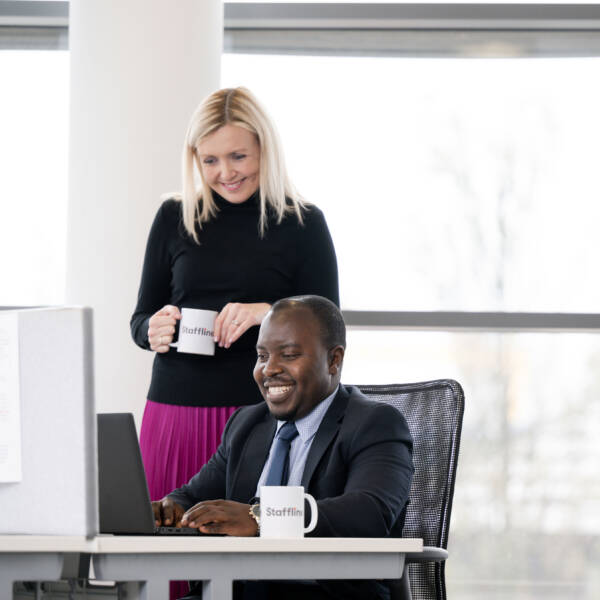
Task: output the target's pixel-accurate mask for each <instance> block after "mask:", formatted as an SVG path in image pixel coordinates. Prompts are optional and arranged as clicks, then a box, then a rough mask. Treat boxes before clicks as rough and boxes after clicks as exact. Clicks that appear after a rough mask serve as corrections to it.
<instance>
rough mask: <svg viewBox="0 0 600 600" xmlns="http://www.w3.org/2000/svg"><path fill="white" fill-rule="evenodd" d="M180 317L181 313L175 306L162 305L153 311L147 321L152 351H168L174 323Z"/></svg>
mask: <svg viewBox="0 0 600 600" xmlns="http://www.w3.org/2000/svg"><path fill="white" fill-rule="evenodd" d="M179 319H181V313H180V312H179V309H178V308H177V307H176V306H171V305H170V304H167V306H163V307H162V308H161V309H160V310H159V311H158V312H155V313H154V314H153V315H152V316H151V317H150V321H149V322H148V341H149V342H150V349H151V350H154V352H160V353H164V352H168V351H169V344H170V343H171V342H172V341H173V335H174V334H175V323H176V322H177V321H178V320H179Z"/></svg>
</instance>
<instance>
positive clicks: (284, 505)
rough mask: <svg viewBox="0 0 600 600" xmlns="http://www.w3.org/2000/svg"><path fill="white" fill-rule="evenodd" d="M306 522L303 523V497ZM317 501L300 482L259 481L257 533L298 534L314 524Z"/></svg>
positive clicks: (270, 536) (301, 534) (287, 536)
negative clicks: (271, 483)
mask: <svg viewBox="0 0 600 600" xmlns="http://www.w3.org/2000/svg"><path fill="white" fill-rule="evenodd" d="M305 498H306V500H308V504H309V505H310V523H309V524H308V526H307V527H304V499H305ZM317 518H318V513H317V503H316V502H315V499H314V498H313V497H312V496H311V495H310V494H306V493H305V492H304V488H303V487H302V486H301V485H282V486H278V485H263V486H261V488H260V537H263V538H278V539H281V538H302V537H304V534H305V533H309V532H310V531H312V530H313V529H314V528H315V527H316V526H317Z"/></svg>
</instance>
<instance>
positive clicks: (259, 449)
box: [231, 412, 275, 502]
mask: <svg viewBox="0 0 600 600" xmlns="http://www.w3.org/2000/svg"><path fill="white" fill-rule="evenodd" d="M274 435H275V419H273V418H272V417H271V416H270V415H269V413H268V412H267V414H266V415H265V418H264V419H263V420H262V421H260V422H259V423H257V424H256V426H255V427H253V428H252V431H251V432H250V435H249V436H248V442H247V443H246V445H245V447H244V449H243V451H242V455H241V457H240V462H239V464H238V468H237V473H236V474H235V478H234V482H233V486H232V494H231V497H232V498H239V499H240V501H242V502H247V501H248V500H249V499H250V498H253V497H254V494H255V493H256V485H257V484H258V479H259V477H260V474H261V473H262V470H263V467H264V465H265V461H266V460H267V456H268V454H269V448H270V447H271V442H272V441H273V436H274Z"/></svg>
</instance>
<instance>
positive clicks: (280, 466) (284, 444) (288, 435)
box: [265, 421, 298, 485]
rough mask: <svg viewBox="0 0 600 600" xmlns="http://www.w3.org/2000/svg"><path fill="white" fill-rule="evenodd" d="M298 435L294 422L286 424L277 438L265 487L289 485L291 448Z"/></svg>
mask: <svg viewBox="0 0 600 600" xmlns="http://www.w3.org/2000/svg"><path fill="white" fill-rule="evenodd" d="M297 435H298V430H297V429H296V424H295V423H294V422H293V421H288V422H287V423H284V424H283V426H282V427H281V429H280V430H279V432H278V433H277V437H276V438H275V448H274V449H273V459H272V460H271V466H270V468H269V474H268V475H267V479H266V481H265V485H287V481H288V477H289V464H290V446H291V444H292V440H293V439H294V438H295V437H296V436H297Z"/></svg>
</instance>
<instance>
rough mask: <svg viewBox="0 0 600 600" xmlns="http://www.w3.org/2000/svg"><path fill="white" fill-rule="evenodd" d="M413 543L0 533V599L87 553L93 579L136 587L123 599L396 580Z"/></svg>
mask: <svg viewBox="0 0 600 600" xmlns="http://www.w3.org/2000/svg"><path fill="white" fill-rule="evenodd" d="M422 549H423V544H422V540H420V539H389V538H383V539H378V538H306V539H303V540H263V539H260V538H229V537H210V538H202V537H200V538H189V537H167V538H165V537H161V538H158V537H145V536H99V537H96V538H94V539H92V540H85V539H84V538H68V537H54V536H47V537H45V536H0V598H4V597H8V598H10V593H6V592H7V591H9V590H10V589H11V586H12V582H13V581H18V580H29V581H32V580H49V581H51V580H56V579H60V578H63V577H69V576H73V575H72V574H71V575H69V573H68V571H69V569H71V570H72V569H73V568H74V567H73V566H72V565H71V566H69V565H67V561H69V560H71V561H72V558H73V556H76V553H82V554H83V555H86V554H90V555H92V560H93V564H94V571H95V574H96V578H97V579H102V580H113V581H132V582H139V583H140V584H141V585H139V586H132V587H130V589H129V590H128V592H129V596H128V597H129V598H141V599H142V600H164V599H165V598H167V597H168V581H169V580H178V579H195V580H202V581H204V582H205V584H204V598H205V600H215V599H218V600H230V599H231V589H232V580H233V579H234V578H235V579H398V578H400V577H401V576H402V571H403V568H404V559H405V556H406V554H407V553H419V552H422Z"/></svg>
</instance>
